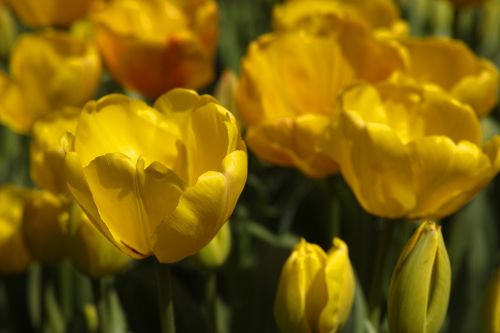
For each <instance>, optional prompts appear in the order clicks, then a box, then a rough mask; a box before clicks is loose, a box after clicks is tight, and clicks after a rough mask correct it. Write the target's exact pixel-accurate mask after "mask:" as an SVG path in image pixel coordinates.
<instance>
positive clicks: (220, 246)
mask: <svg viewBox="0 0 500 333" xmlns="http://www.w3.org/2000/svg"><path fill="white" fill-rule="evenodd" d="M230 251H231V228H230V227H229V222H226V224H224V226H223V227H222V228H221V229H220V230H219V232H218V233H217V235H215V237H214V238H212V240H211V241H210V243H208V244H207V245H206V246H205V247H204V248H203V249H201V250H200V252H198V253H197V254H195V256H194V259H195V260H196V262H197V263H199V264H200V265H201V266H203V267H204V268H209V269H213V268H217V267H220V266H222V265H223V264H224V262H225V261H226V259H227V257H228V256H229V252H230Z"/></svg>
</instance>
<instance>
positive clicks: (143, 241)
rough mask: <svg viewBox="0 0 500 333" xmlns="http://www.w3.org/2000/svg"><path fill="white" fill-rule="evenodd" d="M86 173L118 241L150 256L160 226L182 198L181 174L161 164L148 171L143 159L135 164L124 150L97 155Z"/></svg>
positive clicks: (153, 165)
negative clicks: (179, 178)
mask: <svg viewBox="0 0 500 333" xmlns="http://www.w3.org/2000/svg"><path fill="white" fill-rule="evenodd" d="M83 173H84V175H85V178H86V180H87V183H88V186H89V188H90V191H91V192H92V195H93V197H94V200H95V203H96V207H97V209H98V211H99V215H100V216H101V218H102V220H103V221H104V222H105V223H106V226H107V227H108V229H109V231H110V233H111V234H112V235H113V237H114V238H115V240H116V241H117V242H120V243H122V244H123V245H125V246H127V247H129V248H130V249H132V250H133V251H134V252H137V254H138V255H142V256H147V255H149V254H150V253H151V247H152V242H151V238H152V237H153V233H154V231H155V229H156V226H157V225H158V224H159V223H160V221H161V219H162V218H163V216H165V214H168V213H170V211H172V210H173V209H174V208H175V206H176V203H177V201H178V200H179V196H180V193H181V191H182V190H181V186H182V183H181V182H180V181H179V180H178V178H177V176H176V175H175V174H174V173H173V172H171V171H170V170H168V169H167V168H165V167H164V166H162V165H161V164H159V163H154V164H152V165H151V166H150V167H148V168H147V169H145V170H144V161H143V160H142V159H139V160H138V161H137V164H136V165H134V162H133V161H132V160H131V159H129V158H128V157H126V156H124V155H123V154H120V153H113V154H106V155H104V156H99V157H97V158H96V159H94V160H93V161H92V162H90V164H89V165H88V166H87V167H85V168H83ZM146 191H150V193H147V194H146ZM159 194H161V196H160V197H158V195H159ZM160 198H161V199H160ZM158 205H159V207H158Z"/></svg>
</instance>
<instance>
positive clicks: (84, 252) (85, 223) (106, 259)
mask: <svg viewBox="0 0 500 333" xmlns="http://www.w3.org/2000/svg"><path fill="white" fill-rule="evenodd" d="M70 233H71V236H70V242H69V246H68V248H69V249H68V250H69V257H70V260H71V262H72V263H73V265H74V266H75V268H76V269H78V270H79V271H80V272H82V273H83V274H85V275H88V276H90V277H93V278H99V277H102V276H105V275H108V274H113V273H116V272H118V271H120V270H122V269H124V268H125V266H127V265H128V264H129V262H130V258H129V257H128V256H126V255H125V254H123V253H122V252H121V251H120V250H118V248H117V247H115V246H114V245H113V244H112V243H111V242H110V241H109V240H107V239H106V237H104V236H103V235H102V234H101V233H100V232H99V231H98V230H96V229H95V227H94V226H93V225H92V224H91V223H90V221H89V220H88V217H87V215H86V214H85V213H84V212H83V211H82V210H81V209H80V208H79V207H78V206H77V205H76V204H75V205H74V206H73V212H72V225H71V231H70Z"/></svg>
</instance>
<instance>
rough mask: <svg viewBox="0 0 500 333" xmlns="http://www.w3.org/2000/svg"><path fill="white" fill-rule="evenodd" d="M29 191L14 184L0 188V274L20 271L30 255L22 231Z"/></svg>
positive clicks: (29, 258) (25, 267)
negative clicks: (24, 209)
mask: <svg viewBox="0 0 500 333" xmlns="http://www.w3.org/2000/svg"><path fill="white" fill-rule="evenodd" d="M28 197H29V192H28V191H27V190H25V189H21V188H18V187H14V186H3V187H1V188H0V274H1V275H4V274H14V273H20V272H22V271H24V270H26V269H27V268H28V266H29V265H30V263H31V255H30V253H29V251H28V248H27V247H26V243H25V241H24V237H23V233H22V228H21V226H22V215H23V208H24V204H25V202H26V199H27V198H28Z"/></svg>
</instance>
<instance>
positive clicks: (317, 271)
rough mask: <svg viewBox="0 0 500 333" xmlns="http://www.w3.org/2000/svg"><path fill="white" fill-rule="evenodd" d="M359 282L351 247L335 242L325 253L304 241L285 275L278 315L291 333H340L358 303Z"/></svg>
mask: <svg viewBox="0 0 500 333" xmlns="http://www.w3.org/2000/svg"><path fill="white" fill-rule="evenodd" d="M354 289H355V279H354V273H353V271H352V267H351V263H350V261H349V256H348V250H347V245H346V244H345V243H344V242H343V241H342V240H340V239H339V238H335V239H334V240H333V246H332V248H331V249H330V250H329V251H328V253H325V252H324V251H323V250H322V249H321V248H320V247H319V246H317V245H315V244H310V243H307V242H306V241H305V240H304V239H302V240H301V241H300V242H299V244H297V245H296V246H295V248H294V249H293V252H292V254H291V255H290V257H289V258H288V259H287V261H286V263H285V266H284V267H283V270H282V272H281V276H280V280H279V284H278V291H277V294H276V300H275V303H274V314H275V318H276V322H277V324H278V327H279V328H280V329H281V331H282V332H287V333H303V332H304V333H305V332H308V333H313V332H320V333H326V332H337V331H338V330H339V329H340V328H341V327H342V325H343V324H344V323H345V322H346V321H347V319H348V317H349V313H350V311H351V307H352V303H353V301H354Z"/></svg>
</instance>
